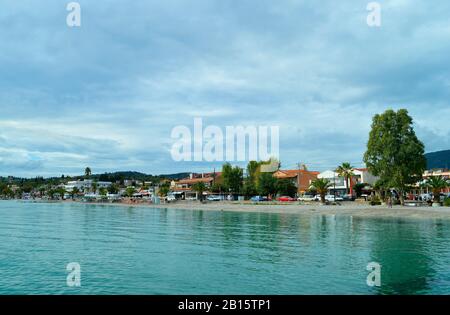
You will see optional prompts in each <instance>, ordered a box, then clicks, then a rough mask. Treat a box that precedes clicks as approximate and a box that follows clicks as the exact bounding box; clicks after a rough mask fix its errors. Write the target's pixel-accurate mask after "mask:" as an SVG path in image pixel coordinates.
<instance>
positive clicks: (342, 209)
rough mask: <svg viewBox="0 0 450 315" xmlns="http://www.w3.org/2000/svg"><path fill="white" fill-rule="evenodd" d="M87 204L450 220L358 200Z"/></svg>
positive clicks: (448, 211)
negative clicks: (325, 203)
mask: <svg viewBox="0 0 450 315" xmlns="http://www.w3.org/2000/svg"><path fill="white" fill-rule="evenodd" d="M62 202H64V203H74V202H75V203H84V202H78V201H69V200H66V201H62ZM88 204H95V205H105V206H122V207H123V206H128V207H144V208H156V209H176V210H202V211H229V212H260V213H277V214H302V215H336V216H354V217H363V218H368V217H373V218H410V219H449V220H450V207H428V206H421V207H413V206H400V205H395V206H393V207H392V208H388V207H387V206H385V205H380V206H370V205H368V204H361V203H356V202H342V203H341V204H340V205H321V204H320V203H309V204H306V203H304V204H299V203H297V202H296V203H267V204H265V203H251V202H245V201H244V202H229V201H217V202H206V203H201V202H199V201H176V202H170V203H162V204H152V203H148V202H135V203H134V202H120V203H102V202H90V203H88Z"/></svg>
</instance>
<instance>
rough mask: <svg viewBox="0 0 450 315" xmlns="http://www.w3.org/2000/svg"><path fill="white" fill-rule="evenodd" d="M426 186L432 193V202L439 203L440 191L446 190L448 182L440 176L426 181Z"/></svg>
mask: <svg viewBox="0 0 450 315" xmlns="http://www.w3.org/2000/svg"><path fill="white" fill-rule="evenodd" d="M426 185H427V186H428V187H429V188H430V189H431V191H432V192H433V201H434V202H436V203H439V202H440V194H441V190H442V189H444V188H447V187H448V186H449V182H448V180H447V179H445V178H443V177H442V176H431V177H430V178H428V179H427V181H426Z"/></svg>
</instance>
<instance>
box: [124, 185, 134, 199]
mask: <svg viewBox="0 0 450 315" xmlns="http://www.w3.org/2000/svg"><path fill="white" fill-rule="evenodd" d="M135 193H136V188H134V187H133V186H130V187H127V189H125V196H126V197H130V198H131V197H133V195H134V194H135Z"/></svg>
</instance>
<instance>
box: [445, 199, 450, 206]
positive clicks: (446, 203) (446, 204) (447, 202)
mask: <svg viewBox="0 0 450 315" xmlns="http://www.w3.org/2000/svg"><path fill="white" fill-rule="evenodd" d="M444 207H450V197H448V198H445V200H444Z"/></svg>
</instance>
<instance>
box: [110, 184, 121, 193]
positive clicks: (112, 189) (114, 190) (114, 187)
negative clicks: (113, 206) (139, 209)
mask: <svg viewBox="0 0 450 315" xmlns="http://www.w3.org/2000/svg"><path fill="white" fill-rule="evenodd" d="M108 192H109V193H110V194H117V193H118V192H119V187H118V186H117V185H116V184H112V185H110V186H109V187H108Z"/></svg>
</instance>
